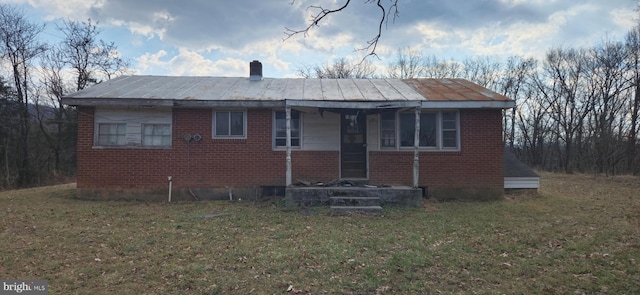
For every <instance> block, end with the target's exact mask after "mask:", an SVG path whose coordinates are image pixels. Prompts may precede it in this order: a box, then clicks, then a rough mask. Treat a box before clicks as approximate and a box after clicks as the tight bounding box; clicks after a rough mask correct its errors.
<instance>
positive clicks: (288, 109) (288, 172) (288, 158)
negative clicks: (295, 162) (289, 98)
mask: <svg viewBox="0 0 640 295" xmlns="http://www.w3.org/2000/svg"><path fill="white" fill-rule="evenodd" d="M286 121H287V176H286V179H287V180H286V181H287V186H290V185H291V183H292V180H291V178H292V177H291V107H290V106H287V107H286Z"/></svg>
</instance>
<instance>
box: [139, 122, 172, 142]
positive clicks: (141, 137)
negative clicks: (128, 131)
mask: <svg viewBox="0 0 640 295" xmlns="http://www.w3.org/2000/svg"><path fill="white" fill-rule="evenodd" d="M147 126H152V127H153V130H155V127H156V126H167V127H168V128H169V135H163V134H151V135H150V136H152V137H153V136H160V138H161V140H160V142H161V143H160V144H145V137H146V136H148V135H146V134H145V132H144V129H145V127H147ZM140 128H141V130H140V141H141V143H140V144H141V146H143V147H170V146H171V140H172V134H173V132H172V129H171V124H168V123H142V124H141V126H140ZM165 136H168V137H169V143H168V144H162V138H163V137H165Z"/></svg>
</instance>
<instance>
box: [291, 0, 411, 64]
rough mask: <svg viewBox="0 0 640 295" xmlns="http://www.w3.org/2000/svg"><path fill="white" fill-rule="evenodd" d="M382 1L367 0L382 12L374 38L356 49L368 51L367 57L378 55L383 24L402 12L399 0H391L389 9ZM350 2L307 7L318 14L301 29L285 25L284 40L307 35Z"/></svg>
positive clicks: (366, 1)
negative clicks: (334, 5) (333, 6)
mask: <svg viewBox="0 0 640 295" xmlns="http://www.w3.org/2000/svg"><path fill="white" fill-rule="evenodd" d="M294 2H295V0H293V1H292V2H291V4H293V3H294ZM381 2H382V0H365V3H375V4H376V5H377V6H378V8H379V9H380V11H381V12H382V13H381V16H380V22H379V23H378V32H377V34H376V35H375V36H374V37H373V38H372V39H370V40H369V41H367V46H365V47H363V48H358V49H356V51H368V53H367V55H366V56H365V57H364V58H367V57H368V56H376V57H377V56H378V55H377V54H376V48H377V47H378V42H379V41H380V37H381V36H382V26H383V25H388V23H389V19H392V20H393V21H394V22H395V20H396V18H397V17H399V15H400V12H399V11H398V0H391V4H390V5H389V7H388V8H389V10H388V11H387V9H385V6H384V5H382V3H381ZM350 3H351V0H345V2H344V4H343V5H342V6H341V7H339V8H336V9H327V8H324V7H322V6H315V5H311V6H309V7H307V10H311V9H313V10H317V11H318V12H317V13H316V14H314V15H312V17H311V19H310V20H309V25H307V27H305V28H304V29H301V30H294V29H290V28H286V27H285V34H286V37H284V38H283V39H282V40H283V41H286V40H289V38H291V37H293V36H295V35H298V34H303V35H304V36H305V37H306V36H307V35H308V34H309V31H310V30H311V29H313V28H314V27H318V26H319V24H320V22H321V21H322V20H323V19H324V18H325V17H327V16H329V15H330V14H334V13H337V12H340V11H342V10H344V9H345V8H347V7H348V6H349V4H350ZM392 13H393V17H391V14H392ZM364 58H363V60H364Z"/></svg>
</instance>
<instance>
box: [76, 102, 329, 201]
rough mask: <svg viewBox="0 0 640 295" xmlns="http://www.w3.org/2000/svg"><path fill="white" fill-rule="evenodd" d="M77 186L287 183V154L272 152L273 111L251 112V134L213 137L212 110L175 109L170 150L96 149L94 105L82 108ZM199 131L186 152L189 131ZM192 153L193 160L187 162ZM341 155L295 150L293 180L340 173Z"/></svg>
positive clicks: (79, 124)
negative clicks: (238, 136) (198, 139)
mask: <svg viewBox="0 0 640 295" xmlns="http://www.w3.org/2000/svg"><path fill="white" fill-rule="evenodd" d="M79 110H80V114H79V118H78V177H77V182H78V188H123V189H127V188H154V187H162V188H164V187H166V185H167V176H172V178H173V184H174V186H176V187H186V186H193V187H225V186H229V187H254V186H284V185H285V173H286V158H285V157H286V153H285V152H284V151H273V149H272V138H271V132H272V131H271V129H272V128H271V126H272V122H271V120H272V111H271V110H269V109H258V110H255V109H251V110H248V112H247V139H212V116H213V114H212V110H211V109H174V110H173V138H172V147H171V148H168V149H141V148H94V147H93V136H94V135H93V132H94V130H93V113H94V109H93V108H89V107H80V109H79ZM196 133H197V134H200V135H201V136H202V140H201V141H200V142H194V141H191V142H189V143H188V145H189V154H188V155H187V142H186V141H185V140H184V139H183V136H184V135H185V134H191V135H194V134H196ZM187 157H188V158H189V161H187ZM338 159H339V154H338V152H337V151H334V152H316V151H296V150H294V151H293V152H292V166H293V167H292V171H293V173H292V174H293V179H294V180H295V179H305V180H313V181H328V180H331V179H336V178H338V173H339V169H338V167H339V166H338V165H339V164H338Z"/></svg>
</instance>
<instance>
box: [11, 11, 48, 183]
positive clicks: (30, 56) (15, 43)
mask: <svg viewBox="0 0 640 295" xmlns="http://www.w3.org/2000/svg"><path fill="white" fill-rule="evenodd" d="M43 29H44V26H43V25H37V24H33V23H31V22H30V21H29V20H28V19H27V17H26V15H25V14H24V13H23V12H22V11H18V10H16V9H15V8H13V7H11V6H9V5H5V4H0V42H2V45H1V47H0V52H1V53H2V55H1V56H2V58H3V59H5V60H6V61H8V63H9V64H10V66H11V69H12V75H13V87H14V89H15V92H16V96H17V98H18V101H19V108H20V110H19V113H20V124H19V130H20V138H19V139H20V143H21V149H20V150H21V153H20V155H19V157H20V165H19V167H18V185H19V186H28V185H31V184H32V178H31V171H32V167H31V164H30V159H29V151H30V148H29V138H30V124H31V120H30V113H29V104H30V102H31V99H30V90H31V89H30V82H31V81H30V79H31V74H30V71H31V69H32V63H33V61H34V60H35V59H36V57H38V56H39V55H41V54H42V53H43V52H44V51H45V50H46V46H45V45H44V44H43V43H40V41H39V40H38V35H39V34H40V33H41V32H42V30H43Z"/></svg>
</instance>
